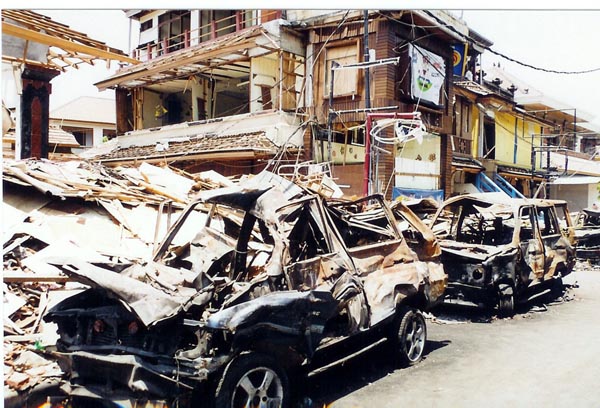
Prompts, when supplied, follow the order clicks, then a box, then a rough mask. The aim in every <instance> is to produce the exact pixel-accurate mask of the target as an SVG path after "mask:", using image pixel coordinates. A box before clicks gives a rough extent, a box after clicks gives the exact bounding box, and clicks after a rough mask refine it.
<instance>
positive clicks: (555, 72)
mask: <svg viewBox="0 0 600 408" xmlns="http://www.w3.org/2000/svg"><path fill="white" fill-rule="evenodd" d="M424 11H425V13H427V14H429V15H430V16H431V17H433V18H434V19H435V20H436V21H437V22H438V23H439V24H440V25H442V26H443V27H446V28H448V29H449V30H451V31H452V32H454V33H455V34H458V35H459V36H460V37H461V38H463V39H464V40H468V41H471V42H473V43H477V41H476V40H475V39H473V38H472V37H470V36H468V35H465V34H463V33H461V32H459V31H458V30H457V29H456V28H454V26H453V25H451V24H447V23H445V22H444V21H442V20H440V19H439V18H438V17H437V16H435V15H434V14H433V13H431V12H429V11H427V10H424ZM480 45H481V46H482V47H483V48H484V49H486V50H488V51H489V52H491V53H492V54H495V55H498V56H499V57H502V58H504V59H507V60H508V61H510V62H514V63H515V64H519V65H521V66H524V67H527V68H531V69H534V70H536V71H542V72H548V73H551V74H561V75H580V74H589V73H592V72H598V71H600V67H597V68H590V69H584V70H580V71H559V70H556V69H548V68H541V67H536V66H535V65H531V64H528V63H525V62H522V61H519V60H517V59H514V58H511V57H509V56H507V55H505V54H503V53H501V52H499V51H495V50H493V49H492V47H490V46H487V45H483V44H480Z"/></svg>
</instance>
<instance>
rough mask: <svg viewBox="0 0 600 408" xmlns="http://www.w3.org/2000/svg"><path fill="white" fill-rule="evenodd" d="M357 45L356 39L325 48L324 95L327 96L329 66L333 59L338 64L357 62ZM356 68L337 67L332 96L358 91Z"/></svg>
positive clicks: (329, 75)
mask: <svg viewBox="0 0 600 408" xmlns="http://www.w3.org/2000/svg"><path fill="white" fill-rule="evenodd" d="M358 51H359V47H358V42H357V41H352V42H351V43H350V44H348V43H346V44H345V45H337V46H331V47H327V48H326V49H325V86H324V88H323V89H324V90H325V93H324V95H323V96H324V97H328V96H329V87H330V82H331V66H332V63H333V61H335V62H337V63H338V64H339V65H342V66H343V65H348V64H355V63H357V62H358V55H359V52H358ZM358 75H359V70H358V69H341V70H340V69H338V70H336V71H335V74H334V85H333V96H347V95H356V94H357V93H358V78H359V77H358Z"/></svg>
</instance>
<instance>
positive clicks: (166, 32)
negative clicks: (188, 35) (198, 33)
mask: <svg viewBox="0 0 600 408" xmlns="http://www.w3.org/2000/svg"><path fill="white" fill-rule="evenodd" d="M186 31H187V32H189V31H190V11H189V10H173V11H170V12H168V13H165V14H163V15H161V16H159V17H158V39H159V40H160V42H161V44H163V48H165V47H166V49H164V50H162V52H163V53H169V52H173V51H176V50H180V49H182V48H184V47H185V32H186ZM165 40H166V41H165Z"/></svg>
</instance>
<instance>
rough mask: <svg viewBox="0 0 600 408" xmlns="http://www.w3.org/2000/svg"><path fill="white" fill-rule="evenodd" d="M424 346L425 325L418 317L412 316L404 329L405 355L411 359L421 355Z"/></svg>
mask: <svg viewBox="0 0 600 408" xmlns="http://www.w3.org/2000/svg"><path fill="white" fill-rule="evenodd" d="M424 347H425V325H424V324H423V322H422V321H421V320H420V319H418V318H416V317H415V318H412V319H411V321H410V324H409V325H408V328H407V330H406V355H407V356H408V358H409V359H410V360H411V361H416V360H418V359H419V357H421V353H423V348H424Z"/></svg>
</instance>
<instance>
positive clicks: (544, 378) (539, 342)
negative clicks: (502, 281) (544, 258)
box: [307, 264, 600, 408]
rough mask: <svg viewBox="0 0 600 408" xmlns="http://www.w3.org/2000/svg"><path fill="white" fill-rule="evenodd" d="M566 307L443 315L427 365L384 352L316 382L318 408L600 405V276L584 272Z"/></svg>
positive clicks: (579, 271) (312, 386)
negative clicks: (401, 365)
mask: <svg viewBox="0 0 600 408" xmlns="http://www.w3.org/2000/svg"><path fill="white" fill-rule="evenodd" d="M564 282H565V284H567V286H570V285H572V286H573V287H572V288H571V289H569V290H568V291H567V296H566V298H567V299H569V298H570V299H572V300H570V301H565V302H562V303H554V304H551V305H548V306H547V308H545V307H533V308H531V309H529V310H527V309H525V310H521V311H520V313H518V314H517V315H516V316H515V317H514V318H512V319H500V320H498V319H495V318H492V316H491V315H490V314H486V313H484V312H481V311H478V310H473V309H465V308H456V307H454V308H444V309H443V310H441V311H437V312H436V314H437V317H439V320H440V321H442V322H444V323H435V322H434V321H431V320H428V329H429V336H428V344H427V350H426V356H425V359H424V360H423V361H422V362H421V363H420V364H418V365H417V366H414V367H411V368H406V369H396V368H395V367H394V366H393V365H392V364H391V362H390V359H389V356H388V355H387V349H386V348H385V347H381V348H379V349H375V350H374V351H373V352H371V353H369V354H366V355H364V356H362V357H359V358H357V359H355V360H353V361H351V362H349V363H347V364H346V365H345V366H343V367H338V368H336V369H333V370H331V371H329V372H327V373H324V374H321V375H318V376H315V377H312V378H311V379H310V380H309V383H308V384H307V386H308V393H309V398H310V399H311V401H312V406H314V407H322V406H324V405H326V404H327V405H329V404H332V406H333V407H336V408H355V407H370V408H375V407H377V408H383V407H395V408H396V407H484V406H485V407H545V408H548V407H600V270H599V269H597V268H596V269H592V268H589V267H587V266H585V265H583V264H579V265H578V267H577V268H576V271H575V272H573V273H572V274H571V275H569V276H568V277H566V278H565V280H564Z"/></svg>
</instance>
